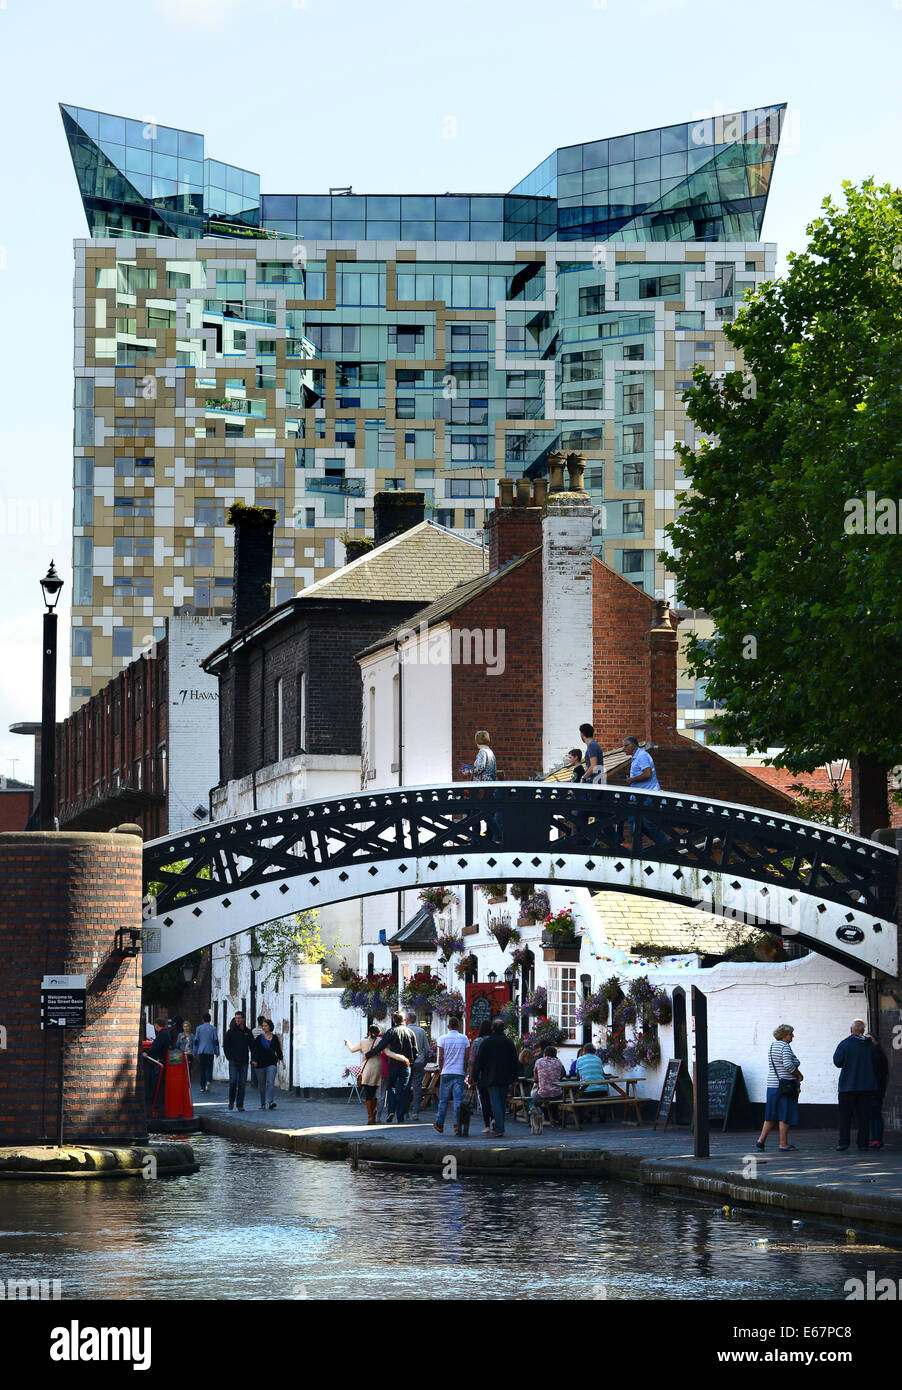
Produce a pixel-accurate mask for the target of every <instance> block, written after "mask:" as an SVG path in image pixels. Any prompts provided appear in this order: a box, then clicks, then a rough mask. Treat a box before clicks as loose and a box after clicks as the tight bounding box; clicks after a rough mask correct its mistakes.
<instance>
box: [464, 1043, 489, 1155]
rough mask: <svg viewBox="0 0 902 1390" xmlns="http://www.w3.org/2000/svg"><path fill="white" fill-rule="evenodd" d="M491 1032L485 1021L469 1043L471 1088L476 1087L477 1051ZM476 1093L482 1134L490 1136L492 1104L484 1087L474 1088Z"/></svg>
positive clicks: (469, 1078)
mask: <svg viewBox="0 0 902 1390" xmlns="http://www.w3.org/2000/svg"><path fill="white" fill-rule="evenodd" d="M491 1031H492V1025H491V1022H490V1020H489V1019H485V1020H484V1021H483V1022H482V1023H481V1024H480V1025H479V1032H478V1033H477V1034H476V1037H475V1038H474V1039H473V1041H472V1042H471V1043H470V1060H469V1069H470V1071H469V1076H468V1078H467V1079H468V1081H469V1084H470V1085H471V1086H476V1080H475V1076H474V1072H473V1068H474V1064H475V1062H476V1058H477V1057H478V1056H479V1049H480V1048H481V1047H482V1044H483V1042H484V1041H485V1039H486V1038H487V1037H488V1036H489V1034H490V1033H491ZM476 1091H477V1094H478V1095H479V1104H480V1107H481V1109H482V1123H483V1125H484V1126H485V1128H484V1129H483V1131H482V1132H483V1134H491V1132H492V1102H491V1100H490V1099H489V1093H488V1091H487V1089H486V1087H485V1086H476Z"/></svg>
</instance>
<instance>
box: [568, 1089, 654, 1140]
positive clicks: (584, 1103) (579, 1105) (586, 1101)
mask: <svg viewBox="0 0 902 1390" xmlns="http://www.w3.org/2000/svg"><path fill="white" fill-rule="evenodd" d="M644 1080H645V1077H644V1076H606V1077H605V1084H606V1085H607V1087H608V1094H607V1095H606V1096H602V1095H597V1094H596V1095H589V1094H587V1093H586V1092H587V1090H588V1083H586V1082H583V1081H580V1080H579V1078H578V1077H575V1076H567V1077H564V1078H563V1080H561V1081H560V1082H559V1083H558V1084H559V1086H560V1088H561V1090H562V1091H563V1093H564V1094H563V1096H562V1097H561V1099H560V1100H559V1101H558V1104H559V1105H560V1108H561V1128H562V1129H563V1128H564V1127H565V1125H566V1123H567V1116H568V1115H572V1116H573V1123H574V1125H575V1126H576V1128H577V1129H579V1112H580V1110H589V1109H591V1108H592V1107H593V1106H596V1107H598V1108H600V1107H602V1106H609V1105H622V1106H623V1113H624V1117H625V1116H626V1112H627V1109H630V1110H632V1111H633V1113H634V1114H635V1116H636V1124H637V1125H639V1126H641V1124H642V1111H641V1107H640V1105H639V1097H638V1096H637V1094H636V1086H637V1085H638V1083H639V1082H640V1081H644ZM596 1084H597V1085H600V1084H601V1083H600V1082H598V1083H596ZM612 1092H613V1094H612Z"/></svg>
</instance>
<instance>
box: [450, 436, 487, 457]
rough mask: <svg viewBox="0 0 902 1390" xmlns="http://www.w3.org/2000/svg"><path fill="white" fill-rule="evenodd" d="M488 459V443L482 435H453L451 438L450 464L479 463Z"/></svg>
mask: <svg viewBox="0 0 902 1390" xmlns="http://www.w3.org/2000/svg"><path fill="white" fill-rule="evenodd" d="M488 457H489V441H488V437H487V436H486V435H484V434H453V435H452V436H451V462H452V463H480V462H484V461H487V460H488Z"/></svg>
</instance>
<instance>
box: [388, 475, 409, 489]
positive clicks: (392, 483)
mask: <svg viewBox="0 0 902 1390" xmlns="http://www.w3.org/2000/svg"><path fill="white" fill-rule="evenodd" d="M405 486H406V482H405V479H404V478H386V480H385V490H386V492H403V491H404V488H405Z"/></svg>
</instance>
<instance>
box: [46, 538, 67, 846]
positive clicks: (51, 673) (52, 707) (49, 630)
mask: <svg viewBox="0 0 902 1390" xmlns="http://www.w3.org/2000/svg"><path fill="white" fill-rule="evenodd" d="M62 587H63V581H62V580H61V579H60V577H59V575H58V574H57V572H56V569H55V568H54V564H53V561H52V560H51V561H50V568H49V570H48V571H47V573H46V574H45V575H44V578H43V579H42V580H41V589H42V590H43V593H44V607H45V609H46V612H45V613H44V661H43V666H44V669H43V678H42V684H41V829H42V830H53V829H54V827H55V825H56V821H55V818H54V811H55V809H56V613H55V612H54V609H55V608H56V605H57V600H58V599H59V596H60V590H61V589H62Z"/></svg>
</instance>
